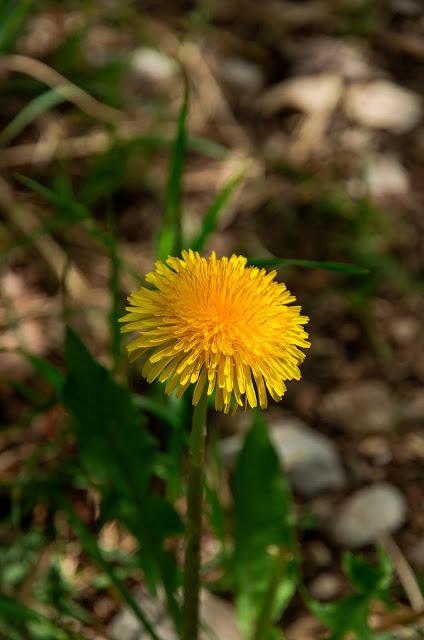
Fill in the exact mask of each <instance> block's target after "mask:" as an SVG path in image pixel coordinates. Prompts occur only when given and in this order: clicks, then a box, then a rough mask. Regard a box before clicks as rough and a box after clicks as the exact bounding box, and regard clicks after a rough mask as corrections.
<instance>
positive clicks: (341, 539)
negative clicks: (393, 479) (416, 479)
mask: <svg viewBox="0 0 424 640" xmlns="http://www.w3.org/2000/svg"><path fill="white" fill-rule="evenodd" d="M406 511H407V504H406V500H405V498H404V496H403V495H402V493H401V492H400V491H399V489H397V488H396V487H394V486H393V485H390V484H388V483H385V482H381V483H377V484H374V485H372V486H370V487H365V488H364V489H360V490H359V491H357V492H356V493H354V494H353V495H352V496H351V497H350V498H348V499H347V500H346V501H345V502H344V503H343V504H342V505H341V507H340V509H339V510H338V512H337V513H336V516H335V519H334V523H333V525H332V530H331V531H330V533H331V534H332V536H333V537H334V539H335V540H336V541H337V542H338V543H339V544H341V545H344V546H347V547H353V548H354V547H363V546H365V545H367V544H371V543H373V542H376V541H377V540H378V539H379V538H381V537H383V536H385V535H388V534H389V533H393V532H394V531H396V530H397V529H399V528H400V527H401V526H402V525H403V523H404V522H405V518H406Z"/></svg>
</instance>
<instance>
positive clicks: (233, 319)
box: [120, 250, 310, 413]
mask: <svg viewBox="0 0 424 640" xmlns="http://www.w3.org/2000/svg"><path fill="white" fill-rule="evenodd" d="M246 263H247V259H246V258H243V257H242V256H235V255H233V256H231V258H217V257H216V254H215V253H214V252H213V253H212V254H211V255H210V257H209V258H203V257H201V256H200V255H199V253H197V252H194V251H191V250H190V251H183V252H182V258H171V257H169V258H168V259H167V260H166V263H163V262H157V263H156V270H155V271H154V272H152V273H148V274H147V276H146V280H147V282H149V283H150V284H151V285H153V287H154V289H147V288H145V287H142V288H141V289H139V290H138V291H135V292H134V293H132V294H131V295H130V296H129V298H128V301H129V303H130V305H131V306H129V307H127V311H128V312H129V313H128V314H127V315H125V316H124V317H123V318H121V320H120V321H121V322H125V323H126V324H125V325H124V326H123V328H122V331H124V332H127V331H128V332H132V331H134V332H138V334H139V335H138V337H137V338H135V340H133V341H132V342H131V343H130V344H129V345H128V351H129V353H130V359H131V360H135V359H137V358H141V359H142V361H143V369H142V373H143V376H145V378H147V380H148V382H153V380H155V379H156V378H159V380H160V382H166V387H165V391H166V393H172V392H173V391H174V390H176V393H177V396H178V397H180V396H181V395H182V394H183V393H184V391H185V390H186V389H187V387H188V386H189V385H190V384H196V386H195V389H194V394H193V404H197V403H198V402H199V400H200V397H201V395H202V393H203V391H204V390H205V391H206V392H207V393H208V395H211V394H212V393H213V391H214V390H215V392H216V394H215V406H216V409H218V410H220V411H222V410H223V411H225V412H226V413H227V412H228V411H229V410H230V407H231V406H235V407H237V405H240V406H243V405H244V406H247V404H249V405H250V406H251V407H256V406H257V403H258V398H259V404H260V406H261V407H262V408H265V407H266V406H267V403H268V399H267V392H268V393H269V395H270V396H271V397H272V398H273V399H274V400H277V401H278V400H281V398H282V396H283V395H284V393H285V391H286V386H285V384H284V381H285V380H292V379H295V380H299V378H300V371H299V364H300V363H301V362H302V361H303V360H304V357H305V355H304V353H303V352H302V351H301V350H300V349H299V347H304V348H306V347H309V346H310V343H309V342H308V341H307V337H308V335H307V333H306V332H305V330H304V328H303V326H302V325H304V324H306V323H307V322H308V318H307V317H306V316H301V315H300V310H301V308H300V307H295V306H289V303H290V302H293V301H294V300H295V297H294V296H292V295H291V294H290V292H289V291H287V289H286V286H285V285H284V284H283V283H278V282H275V281H274V278H275V275H276V272H275V271H271V272H270V273H267V272H266V271H265V269H258V268H257V267H247V266H246Z"/></svg>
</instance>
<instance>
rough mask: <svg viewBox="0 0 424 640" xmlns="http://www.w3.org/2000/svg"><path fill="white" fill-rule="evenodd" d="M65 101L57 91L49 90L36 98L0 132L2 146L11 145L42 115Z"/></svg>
mask: <svg viewBox="0 0 424 640" xmlns="http://www.w3.org/2000/svg"><path fill="white" fill-rule="evenodd" d="M64 90H65V88H63V89H62V94H63V91H64ZM65 100H66V97H65V96H64V95H60V94H59V93H58V92H57V91H56V90H55V89H49V90H48V91H46V92H45V93H42V94H41V95H40V96H37V97H35V98H34V99H33V100H31V102H29V103H28V104H27V105H26V106H25V107H24V108H23V109H21V110H20V111H19V113H18V114H17V115H16V116H15V117H14V118H13V119H12V120H11V121H10V122H9V124H7V125H6V126H5V128H4V129H3V130H2V131H0V144H3V145H6V144H9V142H11V141H12V140H13V139H14V138H16V136H18V135H19V134H20V133H21V132H22V131H23V130H24V129H25V127H27V126H28V125H29V124H31V122H33V120H35V118H37V117H38V116H39V115H40V114H42V113H45V112H46V111H48V110H49V109H52V108H53V107H56V106H57V105H58V104H61V103H62V102H65Z"/></svg>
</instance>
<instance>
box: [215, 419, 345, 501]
mask: <svg viewBox="0 0 424 640" xmlns="http://www.w3.org/2000/svg"><path fill="white" fill-rule="evenodd" d="M270 436H271V440H272V442H273V444H274V446H275V449H276V452H277V454H278V456H279V458H280V460H281V463H282V466H283V468H284V469H285V471H286V472H287V474H288V477H289V480H290V482H291V483H292V485H293V487H294V489H295V490H296V491H298V492H299V493H301V494H302V495H305V496H314V495H318V494H319V493H321V492H324V491H338V490H340V489H343V488H344V486H345V485H346V474H345V471H344V469H343V467H342V464H341V462H340V458H339V455H338V453H337V450H336V448H335V446H334V445H333V443H332V442H331V440H330V439H329V438H327V437H326V436H324V435H323V434H321V433H318V432H317V431H314V430H313V429H311V428H310V427H308V426H307V425H306V424H304V423H303V422H301V421H300V420H297V419H296V418H290V419H279V420H278V421H274V422H271V424H270ZM241 446H242V436H240V435H239V434H237V435H235V436H231V437H230V438H226V439H225V440H223V441H222V443H221V445H220V448H221V454H222V456H223V459H224V462H226V463H227V465H228V466H232V464H233V463H234V461H235V458H236V457H237V454H238V452H239V451H240V449H241Z"/></svg>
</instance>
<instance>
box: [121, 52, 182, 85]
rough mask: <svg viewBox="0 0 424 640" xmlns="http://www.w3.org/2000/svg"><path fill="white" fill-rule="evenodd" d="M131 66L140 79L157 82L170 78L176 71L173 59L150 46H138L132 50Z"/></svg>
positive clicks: (166, 80)
mask: <svg viewBox="0 0 424 640" xmlns="http://www.w3.org/2000/svg"><path fill="white" fill-rule="evenodd" d="M131 67H132V69H133V71H134V73H135V74H137V75H138V76H139V78H140V79H142V80H148V81H150V82H156V83H159V84H161V83H164V82H168V81H169V80H171V79H172V78H173V77H174V76H175V75H176V73H177V71H178V67H177V65H176V63H175V60H173V59H172V58H170V57H168V56H167V55H165V54H164V53H162V52H161V51H158V50H157V49H152V48H150V47H140V48H139V49H136V50H135V51H134V52H133V54H132V60H131Z"/></svg>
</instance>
